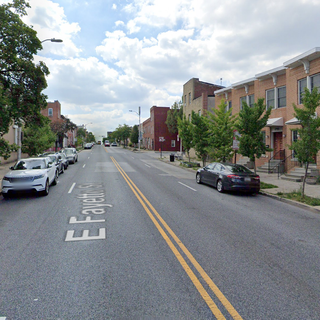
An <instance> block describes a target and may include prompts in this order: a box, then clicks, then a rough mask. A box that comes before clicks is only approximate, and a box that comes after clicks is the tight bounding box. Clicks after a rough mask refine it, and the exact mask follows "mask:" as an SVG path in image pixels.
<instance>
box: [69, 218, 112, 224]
mask: <svg viewBox="0 0 320 320" xmlns="http://www.w3.org/2000/svg"><path fill="white" fill-rule="evenodd" d="M95 222H106V220H105V219H100V220H92V219H91V217H86V218H85V220H77V217H70V219H69V223H70V224H71V223H95Z"/></svg>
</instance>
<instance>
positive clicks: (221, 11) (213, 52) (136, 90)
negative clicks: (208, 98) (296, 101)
mask: <svg viewBox="0 0 320 320" xmlns="http://www.w3.org/2000/svg"><path fill="white" fill-rule="evenodd" d="M8 2H11V1H8V0H0V4H3V3H8ZM29 4H30V6H31V8H30V9H28V15H27V16H26V17H24V18H23V20H24V22H25V23H26V24H28V25H32V26H33V28H34V29H35V30H36V31H37V36H38V38H39V39H40V40H41V41H42V40H46V39H50V38H56V39H62V40H63V42H62V43H52V42H49V41H46V42H44V43H43V50H41V51H39V52H38V55H37V56H36V57H35V61H36V62H38V61H44V62H45V63H46V65H47V66H48V67H49V70H50V75H49V76H48V77H47V82H48V87H47V89H46V90H45V91H44V93H45V94H46V95H47V96H48V101H54V100H58V101H59V102H60V103H61V109H62V110H61V112H62V114H63V115H65V116H68V117H69V118H70V120H71V121H72V122H74V123H75V124H77V125H82V124H84V125H86V128H87V130H88V131H91V132H93V134H94V135H95V136H96V138H98V137H100V136H106V135H107V132H108V131H113V130H115V129H116V128H117V127H118V126H119V125H123V124H127V125H130V126H133V125H135V124H138V123H139V117H138V110H139V106H140V107H141V111H142V112H141V123H142V122H143V121H144V120H146V119H147V118H149V117H150V108H151V107H152V106H162V107H171V106H172V105H173V104H174V102H178V101H180V100H181V97H182V92H183V85H184V84H185V83H186V82H187V81H189V80H190V79H191V78H199V79H200V81H204V82H209V83H214V84H219V85H220V84H222V85H223V86H230V85H231V84H232V83H236V82H239V81H242V80H246V79H249V78H252V77H254V76H255V74H257V73H261V72H264V71H267V70H270V69H273V68H276V67H280V66H282V65H283V63H284V62H285V61H288V60H290V59H291V58H294V57H296V56H297V55H300V54H302V53H304V52H306V51H308V50H310V49H312V48H314V47H318V46H320V39H319V30H320V19H319V16H320V0H255V1H253V0H224V1H217V0H131V1H129V0H29ZM129 110H133V111H132V112H130V111H129ZM97 140H98V139H97Z"/></svg>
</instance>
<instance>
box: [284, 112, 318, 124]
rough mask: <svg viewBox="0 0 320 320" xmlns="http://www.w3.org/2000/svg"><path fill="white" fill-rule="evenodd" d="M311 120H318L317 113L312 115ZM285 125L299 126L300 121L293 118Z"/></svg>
mask: <svg viewBox="0 0 320 320" xmlns="http://www.w3.org/2000/svg"><path fill="white" fill-rule="evenodd" d="M312 118H313V119H316V118H318V114H317V112H315V113H314V116H313V117H312ZM285 124H288V125H290V124H292V125H293V124H300V120H298V119H297V118H296V117H294V118H292V119H290V120H288V121H286V122H285Z"/></svg>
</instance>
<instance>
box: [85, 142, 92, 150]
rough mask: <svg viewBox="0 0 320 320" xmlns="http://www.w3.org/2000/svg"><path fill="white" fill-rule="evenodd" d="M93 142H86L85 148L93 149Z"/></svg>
mask: <svg viewBox="0 0 320 320" xmlns="http://www.w3.org/2000/svg"><path fill="white" fill-rule="evenodd" d="M92 146H93V145H92V143H91V142H90V143H86V144H85V145H84V148H85V149H91V148H92Z"/></svg>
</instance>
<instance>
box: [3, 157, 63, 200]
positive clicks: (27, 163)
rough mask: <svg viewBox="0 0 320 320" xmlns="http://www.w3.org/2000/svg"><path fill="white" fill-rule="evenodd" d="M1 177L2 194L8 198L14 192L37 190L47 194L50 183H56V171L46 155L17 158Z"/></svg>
mask: <svg viewBox="0 0 320 320" xmlns="http://www.w3.org/2000/svg"><path fill="white" fill-rule="evenodd" d="M10 169H11V171H10V172H8V173H6V174H5V175H4V177H3V179H2V183H1V184H2V195H3V197H4V198H8V197H9V196H10V195H12V194H15V193H22V192H23V193H30V192H37V193H42V194H43V195H45V196H46V195H48V194H49V187H50V185H56V184H57V181H58V171H57V169H56V166H55V165H54V163H53V162H52V161H51V159H50V158H48V157H39V158H27V159H21V160H19V161H18V162H17V163H16V164H15V165H14V166H13V167H11V168H10Z"/></svg>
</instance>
